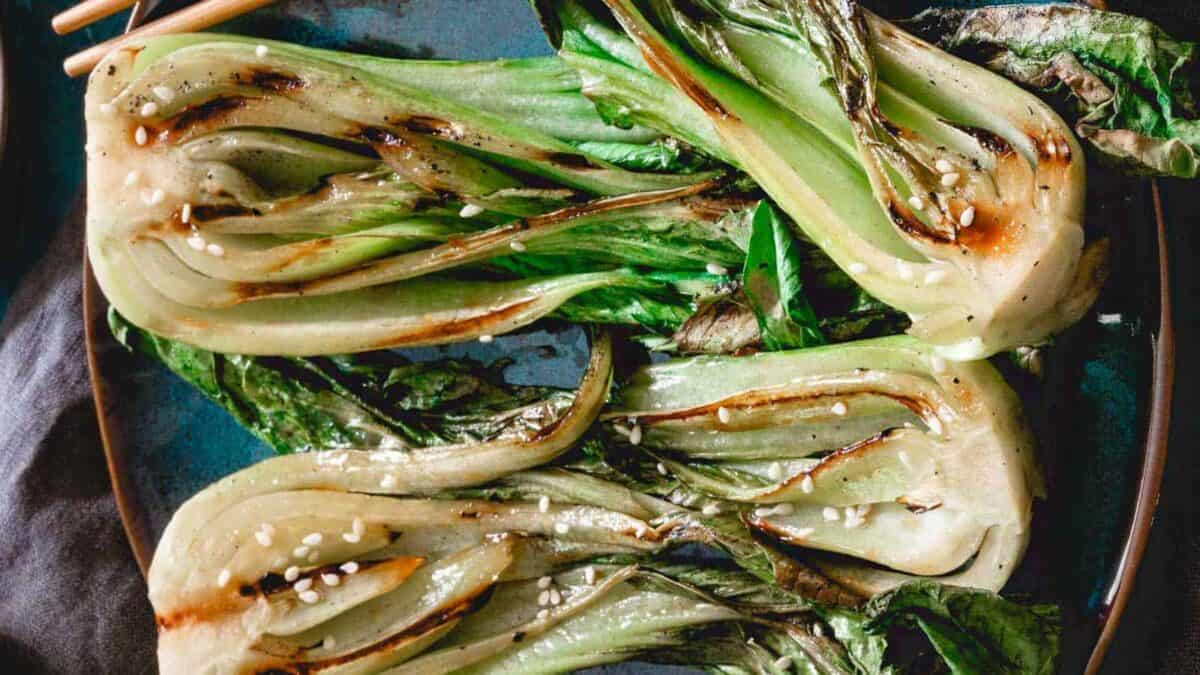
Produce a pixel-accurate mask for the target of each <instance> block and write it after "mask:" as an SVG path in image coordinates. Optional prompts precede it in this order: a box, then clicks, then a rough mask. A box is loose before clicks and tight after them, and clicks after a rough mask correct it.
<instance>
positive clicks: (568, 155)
mask: <svg viewBox="0 0 1200 675" xmlns="http://www.w3.org/2000/svg"><path fill="white" fill-rule="evenodd" d="M546 161H548V162H551V163H552V164H557V165H559V166H563V167H566V168H568V169H576V170H587V169H599V168H601V167H599V166H597V165H596V164H593V163H592V160H590V159H588V158H587V157H585V156H583V155H581V154H579V153H577V152H550V153H547V154H546Z"/></svg>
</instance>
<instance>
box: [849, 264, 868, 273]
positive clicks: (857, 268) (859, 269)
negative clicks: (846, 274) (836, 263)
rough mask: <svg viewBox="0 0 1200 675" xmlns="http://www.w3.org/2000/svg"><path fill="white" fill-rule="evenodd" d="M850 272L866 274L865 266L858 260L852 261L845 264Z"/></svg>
mask: <svg viewBox="0 0 1200 675" xmlns="http://www.w3.org/2000/svg"><path fill="white" fill-rule="evenodd" d="M846 267H847V269H849V271H850V273H851V274H866V273H867V266H866V265H864V264H862V263H860V262H852V263H850V264H849V265H847V266H846Z"/></svg>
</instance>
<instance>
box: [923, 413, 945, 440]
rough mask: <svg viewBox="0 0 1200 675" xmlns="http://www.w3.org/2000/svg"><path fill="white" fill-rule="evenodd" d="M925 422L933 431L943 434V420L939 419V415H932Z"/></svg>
mask: <svg viewBox="0 0 1200 675" xmlns="http://www.w3.org/2000/svg"><path fill="white" fill-rule="evenodd" d="M925 424H926V426H928V427H929V430H930V431H932V432H933V433H935V434H937V435H938V436H941V435H942V420H941V419H939V418H938V417H937V416H932V417H930V418H929V419H927V420H925Z"/></svg>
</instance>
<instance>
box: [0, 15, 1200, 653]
mask: <svg viewBox="0 0 1200 675" xmlns="http://www.w3.org/2000/svg"><path fill="white" fill-rule="evenodd" d="M68 4H71V3H69V2H66V1H64V0H4V1H3V4H2V5H0V21H2V22H3V31H4V32H3V37H4V49H5V56H6V66H7V78H8V91H9V103H8V114H9V118H8V139H7V148H6V150H5V159H4V160H3V166H2V171H3V180H2V181H0V236H2V238H0V242H3V244H2V245H0V317H3V322H2V323H0V566H2V569H4V570H5V573H4V575H3V578H4V581H5V583H3V584H0V666H12V667H15V668H16V671H15V672H30V673H33V672H62V673H82V672H95V673H141V672H152V671H153V669H154V667H153V649H154V638H153V619H152V617H151V614H150V611H149V607H148V604H147V603H146V602H145V600H144V585H143V583H142V581H141V578H140V576H138V573H137V570H136V567H135V566H134V564H133V560H132V557H131V555H130V553H129V550H128V547H127V545H126V542H125V539H124V533H123V532H122V530H121V527H120V523H119V520H118V518H117V514H116V509H115V506H114V504H113V500H112V495H111V492H110V489H109V486H108V481H107V474H106V472H105V468H104V460H103V454H102V449H101V446H100V443H99V439H98V436H97V429H96V422H95V416H94V412H93V410H92V407H91V406H92V404H91V398H90V387H89V385H88V380H87V374H86V370H85V369H84V363H85V355H84V346H83V342H82V327H81V324H80V322H79V321H78V316H79V295H80V294H79V288H80V283H81V279H80V272H79V261H80V257H79V256H80V251H81V247H82V230H81V228H80V227H79V225H78V222H77V219H71V218H67V216H68V214H69V213H70V212H71V211H72V208H73V206H74V205H75V204H76V201H77V197H78V193H79V186H80V185H81V182H82V177H83V161H82V155H81V153H80V152H79V149H80V148H81V147H82V143H83V140H82V136H83V131H82V121H81V114H80V101H81V95H82V90H83V81H82V80H76V81H68V80H67V79H66V78H65V77H63V76H62V75H61V68H60V64H61V60H62V58H63V57H64V56H65V55H67V54H69V53H71V52H73V51H75V50H77V49H79V48H80V47H82V46H86V45H87V44H90V43H92V42H96V41H99V40H101V39H103V38H104V37H107V36H109V35H112V34H114V33H115V32H117V31H118V30H119V28H120V20H116V19H114V20H109V21H107V22H104V23H103V24H100V25H99V26H96V27H93V28H91V29H87V30H85V31H82V32H81V33H80V34H78V35H76V36H73V37H71V38H67V39H62V38H57V37H55V36H54V35H53V34H52V33H51V31H50V29H49V17H50V16H52V15H53V13H54V12H55V11H57V10H58V9H61V8H62V7H65V6H67V5H68ZM897 4H899V3H897ZM1112 4H1113V6H1114V7H1115V8H1118V9H1120V8H1125V9H1129V10H1131V11H1136V12H1137V13H1139V14H1142V15H1146V16H1150V17H1151V18H1154V19H1155V20H1156V21H1158V22H1159V24H1160V25H1162V26H1163V27H1165V28H1167V29H1168V30H1169V31H1171V32H1172V33H1174V34H1176V35H1178V36H1181V37H1190V38H1192V39H1197V38H1200V4H1198V3H1193V2H1191V1H1190V0H1189V1H1186V2H1173V3H1166V2H1160V3H1153V2H1147V3H1125V4H1124V5H1122V4H1119V3H1112ZM1164 188H1165V190H1164V195H1165V199H1166V205H1167V210H1168V211H1167V214H1168V223H1169V224H1170V228H1171V234H1170V237H1171V247H1172V249H1171V255H1172V271H1173V277H1174V278H1173V292H1174V298H1175V327H1176V330H1177V331H1178V343H1179V353H1178V358H1177V364H1178V368H1177V380H1176V389H1175V404H1174V425H1173V429H1172V441H1171V450H1172V452H1171V455H1170V458H1169V460H1168V464H1167V475H1166V481H1165V489H1164V491H1163V497H1162V502H1161V505H1160V508H1159V515H1158V520H1157V523H1156V525H1155V528H1154V530H1153V534H1152V536H1151V544H1150V549H1149V552H1148V554H1147V556H1146V558H1145V560H1144V562H1143V565H1142V569H1141V571H1140V574H1139V579H1138V585H1137V589H1136V591H1135V595H1134V598H1133V600H1132V602H1131V605H1130V607H1129V609H1128V611H1127V613H1126V616H1125V619H1124V621H1123V624H1122V629H1121V631H1120V633H1119V634H1118V638H1117V641H1116V643H1115V644H1114V647H1113V649H1112V651H1111V652H1110V656H1109V659H1108V662H1107V665H1106V669H1105V672H1107V673H1151V672H1162V673H1200V622H1197V618H1198V617H1200V527H1198V525H1200V523H1197V521H1196V517H1195V512H1196V503H1197V498H1196V493H1197V487H1198V486H1197V474H1196V471H1195V461H1194V459H1193V452H1194V451H1195V450H1196V441H1195V440H1193V439H1194V438H1195V432H1196V431H1197V430H1198V429H1200V418H1198V415H1197V413H1196V412H1194V410H1195V404H1196V402H1197V396H1196V393H1197V390H1196V387H1195V386H1194V384H1193V382H1194V379H1195V375H1196V373H1197V372H1200V370H1198V369H1200V364H1198V363H1197V360H1196V354H1197V349H1196V341H1197V338H1198V336H1200V333H1198V332H1197V328H1198V325H1197V312H1195V311H1194V310H1193V309H1192V305H1191V302H1192V301H1193V300H1194V298H1195V297H1196V296H1197V291H1198V290H1200V289H1198V288H1197V286H1198V282H1200V269H1198V265H1197V260H1196V257H1195V256H1196V253H1197V251H1198V250H1200V235H1197V233H1196V232H1195V231H1194V230H1193V229H1192V227H1191V222H1192V219H1193V217H1194V216H1193V214H1195V213H1196V212H1197V208H1198V207H1200V183H1195V184H1188V183H1182V182H1176V181H1167V182H1165V183H1164ZM63 222H66V223H68V224H67V225H65V226H61V227H60V226H59V223H63Z"/></svg>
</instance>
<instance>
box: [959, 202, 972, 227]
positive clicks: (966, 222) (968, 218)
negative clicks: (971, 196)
mask: <svg viewBox="0 0 1200 675" xmlns="http://www.w3.org/2000/svg"><path fill="white" fill-rule="evenodd" d="M958 222H959V223H961V224H962V226H963V227H970V226H972V225H974V224H975V207H974V206H968V207H967V208H965V209H963V212H962V214H961V215H959V217H958Z"/></svg>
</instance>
